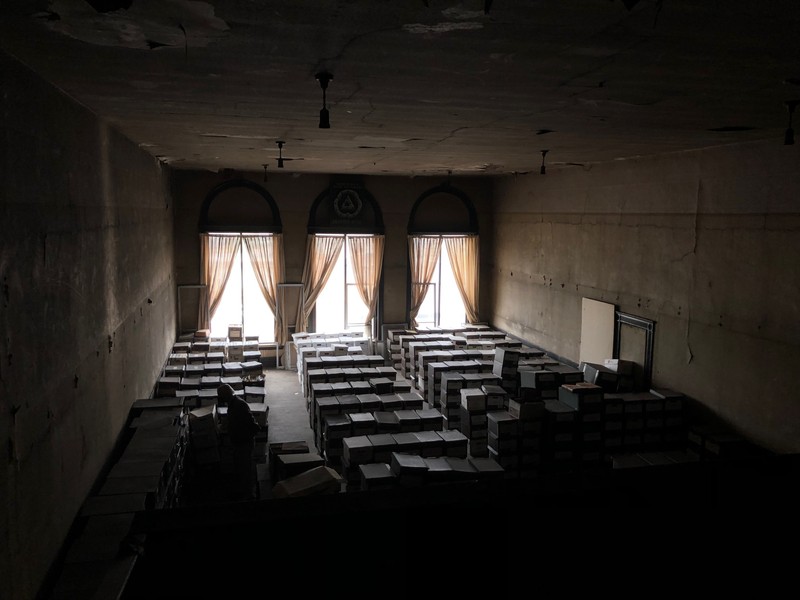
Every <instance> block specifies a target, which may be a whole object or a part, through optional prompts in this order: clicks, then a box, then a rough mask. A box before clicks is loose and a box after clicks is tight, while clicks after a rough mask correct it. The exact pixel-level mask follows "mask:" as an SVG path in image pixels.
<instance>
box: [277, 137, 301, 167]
mask: <svg viewBox="0 0 800 600" xmlns="http://www.w3.org/2000/svg"><path fill="white" fill-rule="evenodd" d="M275 143H276V144H278V168H279V169H283V163H284V161H287V160H303V159H302V158H287V157H285V156H284V155H283V145H284V144H285V143H286V142H284V141H283V140H278V141H277V142H275Z"/></svg>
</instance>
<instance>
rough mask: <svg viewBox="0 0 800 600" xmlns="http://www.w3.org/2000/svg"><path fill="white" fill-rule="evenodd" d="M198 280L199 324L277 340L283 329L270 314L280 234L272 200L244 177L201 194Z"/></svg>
mask: <svg viewBox="0 0 800 600" xmlns="http://www.w3.org/2000/svg"><path fill="white" fill-rule="evenodd" d="M200 257H201V261H200V262H201V265H200V271H201V272H200V281H201V283H202V284H203V285H205V286H206V290H207V293H206V295H205V301H204V302H202V303H201V307H200V315H199V319H198V321H199V324H200V327H199V328H200V329H210V330H211V336H212V337H225V336H227V332H228V326H229V325H241V326H242V329H243V332H244V335H245V336H251V337H257V338H258V339H259V341H262V342H272V341H277V342H279V343H281V344H283V343H284V342H285V341H286V337H287V332H286V327H285V325H284V323H283V319H282V317H281V315H279V314H276V297H277V285H278V284H279V283H282V282H283V280H284V258H283V234H282V224H281V219H280V213H279V211H278V207H277V205H276V203H275V200H274V199H273V198H272V196H271V195H270V194H269V192H267V191H266V190H265V189H264V188H262V187H261V186H260V185H258V184H257V183H254V182H252V181H249V180H246V179H236V180H230V181H226V182H224V183H222V184H220V185H218V186H216V187H215V188H214V189H213V190H211V192H209V194H208V195H207V196H206V198H205V201H204V202H203V206H202V209H201V213H200Z"/></svg>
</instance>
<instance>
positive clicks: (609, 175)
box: [486, 140, 800, 452]
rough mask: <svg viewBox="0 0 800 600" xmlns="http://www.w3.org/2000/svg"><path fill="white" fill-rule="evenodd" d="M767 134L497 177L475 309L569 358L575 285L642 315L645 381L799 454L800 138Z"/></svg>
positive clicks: (573, 350) (577, 302)
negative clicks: (790, 141)
mask: <svg viewBox="0 0 800 600" xmlns="http://www.w3.org/2000/svg"><path fill="white" fill-rule="evenodd" d="M781 142H782V140H775V141H772V142H769V143H756V144H747V145H741V146H732V147H728V148H717V149H709V150H705V151H698V152H691V153H680V154H675V155H667V156H661V157H656V158H641V159H637V160H628V161H619V162H617V163H613V164H604V165H595V166H593V167H591V168H589V167H583V168H581V167H575V168H564V169H561V170H559V169H557V168H550V169H548V173H547V175H545V176H541V175H538V174H536V175H527V176H524V177H517V178H506V179H502V180H499V181H497V184H496V187H495V190H494V203H495V205H494V207H495V212H494V220H495V225H494V235H495V239H496V244H495V245H494V247H493V249H492V252H491V255H487V256H486V260H487V261H488V262H490V263H491V266H490V267H489V268H490V270H491V276H490V277H491V281H490V284H489V287H490V289H491V294H492V295H491V300H490V305H491V306H490V307H487V308H489V319H490V320H491V322H492V323H493V324H494V325H495V326H497V327H499V328H502V329H504V330H506V331H508V332H509V333H512V334H514V335H517V336H519V337H521V338H523V339H525V340H528V341H529V342H532V343H534V344H536V345H538V346H541V347H542V348H545V349H547V350H549V351H551V352H554V353H555V354H557V355H559V356H562V357H564V358H567V359H569V360H572V361H576V362H577V360H578V357H579V352H580V333H581V331H580V326H581V299H582V298H583V297H588V298H592V299H595V300H601V301H605V302H610V303H613V304H615V305H617V307H618V309H619V310H621V311H623V312H627V313H633V314H636V315H640V316H642V317H644V318H647V319H653V320H655V321H656V322H657V324H656V334H655V364H654V372H653V381H654V384H655V385H660V386H667V387H670V388H673V389H677V390H679V391H681V392H683V393H685V394H687V395H688V396H689V397H691V398H692V399H693V400H696V401H697V402H698V403H700V406H701V407H702V408H705V409H708V411H709V412H710V413H712V414H713V415H716V416H717V417H719V418H720V419H721V420H722V421H724V422H726V423H727V424H729V425H731V426H732V427H733V428H734V429H735V430H738V431H739V432H740V433H743V434H744V435H746V436H747V437H749V438H750V439H752V440H753V441H756V442H757V443H760V444H762V445H764V446H765V447H767V448H770V449H772V450H775V451H779V452H798V451H800V394H798V391H797V385H796V382H795V381H794V379H795V378H794V376H793V374H794V371H795V369H796V367H797V365H798V364H800V345H798V340H799V339H800V301H798V289H800V169H799V168H798V167H800V151H799V150H800V148H798V147H797V146H783V145H782V144H781Z"/></svg>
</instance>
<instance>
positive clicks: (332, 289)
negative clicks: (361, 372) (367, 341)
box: [314, 236, 368, 333]
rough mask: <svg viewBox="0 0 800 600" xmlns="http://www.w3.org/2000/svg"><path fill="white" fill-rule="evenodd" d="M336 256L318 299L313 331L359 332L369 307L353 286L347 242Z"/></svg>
mask: <svg viewBox="0 0 800 600" xmlns="http://www.w3.org/2000/svg"><path fill="white" fill-rule="evenodd" d="M351 237H352V236H345V242H344V246H343V247H342V251H341V252H340V253H339V258H337V259H336V265H335V266H334V267H333V271H332V272H331V276H330V278H329V279H328V281H327V283H326V284H325V287H324V288H323V289H322V291H321V292H320V294H319V297H318V298H317V303H316V305H315V307H314V310H315V314H316V327H315V331H316V332H318V333H343V332H345V331H352V332H356V333H362V332H363V331H364V321H365V320H366V318H367V312H368V308H367V305H366V304H364V301H363V300H362V299H361V295H360V294H359V293H358V288H357V287H356V278H355V274H354V273H353V266H352V264H351V261H350V254H349V252H350V250H349V248H348V247H347V241H348V239H349V238H351Z"/></svg>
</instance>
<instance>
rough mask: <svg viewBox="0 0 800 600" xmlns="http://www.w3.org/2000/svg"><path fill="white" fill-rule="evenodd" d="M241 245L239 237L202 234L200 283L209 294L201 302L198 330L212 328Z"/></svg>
mask: <svg viewBox="0 0 800 600" xmlns="http://www.w3.org/2000/svg"><path fill="white" fill-rule="evenodd" d="M240 244H241V239H240V238H239V236H238V235H209V234H207V233H201V234H200V268H201V272H200V283H202V284H205V286H206V290H207V293H206V296H205V297H204V298H203V297H201V300H200V311H199V312H200V314H199V315H198V317H197V323H198V326H197V328H198V329H208V328H209V327H211V318H212V317H213V316H214V313H215V312H217V307H218V306H219V301H220V299H221V298H222V291H223V290H224V289H225V284H226V283H228V277H230V274H231V267H232V266H233V259H234V257H235V256H236V253H237V252H238V251H239V246H240Z"/></svg>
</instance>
